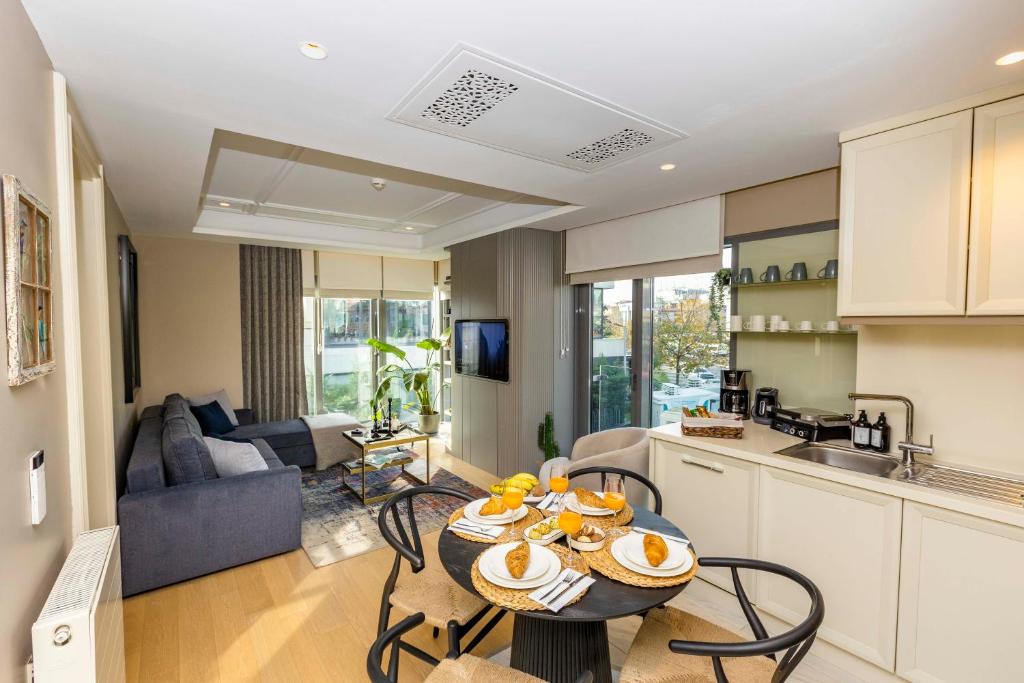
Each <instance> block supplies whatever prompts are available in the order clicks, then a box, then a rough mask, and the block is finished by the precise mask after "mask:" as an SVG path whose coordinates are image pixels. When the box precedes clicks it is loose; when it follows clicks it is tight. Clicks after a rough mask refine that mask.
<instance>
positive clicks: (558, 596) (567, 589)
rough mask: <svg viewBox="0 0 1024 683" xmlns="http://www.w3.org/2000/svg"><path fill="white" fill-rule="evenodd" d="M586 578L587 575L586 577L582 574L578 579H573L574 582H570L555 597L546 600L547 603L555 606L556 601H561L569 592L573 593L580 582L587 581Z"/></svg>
mask: <svg viewBox="0 0 1024 683" xmlns="http://www.w3.org/2000/svg"><path fill="white" fill-rule="evenodd" d="M585 578H587V575H586V574H580V575H579V576H577V577H576V578H575V579H573V580H572V581H570V582H569V584H568V585H567V586H565V588H562V589H561V590H559V591H558V592H557V593H555V595H554V597H551V598H548V599H547V600H546V602H547V603H548V604H549V605H553V604H555V601H556V600H559V599H561V597H562V596H563V595H565V594H566V593H568V592H569V591H571V590H572V588H573V586H575V585H576V584H578V583H579V582H580V581H582V580H583V579H585Z"/></svg>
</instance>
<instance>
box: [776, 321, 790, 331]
mask: <svg viewBox="0 0 1024 683" xmlns="http://www.w3.org/2000/svg"><path fill="white" fill-rule="evenodd" d="M775 331H776V332H789V321H788V320H780V321H779V323H778V325H776V326H775Z"/></svg>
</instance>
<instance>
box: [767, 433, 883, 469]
mask: <svg viewBox="0 0 1024 683" xmlns="http://www.w3.org/2000/svg"><path fill="white" fill-rule="evenodd" d="M776 452H777V453H778V454H779V455H788V456H789V457H791V458H800V459H801V460H808V461H810V462H816V463H820V464H822V465H831V466H832V467H839V468H841V469H844V470H853V471H854V472H860V473H862V474H872V475H874V476H876V477H888V476H889V475H890V474H891V473H892V471H893V470H895V469H897V468H899V467H900V463H899V462H897V461H896V460H895V459H894V458H890V457H888V456H885V455H874V454H872V453H864V452H862V451H858V450H855V449H853V448H844V447H842V446H832V445H829V444H823V443H816V442H814V441H810V442H806V443H798V444H797V445H795V446H790V447H789V448H783V449H782V450H781V451H776Z"/></svg>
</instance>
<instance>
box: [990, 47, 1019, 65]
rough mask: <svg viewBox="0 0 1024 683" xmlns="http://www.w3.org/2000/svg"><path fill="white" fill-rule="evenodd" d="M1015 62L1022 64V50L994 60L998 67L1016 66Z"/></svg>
mask: <svg viewBox="0 0 1024 683" xmlns="http://www.w3.org/2000/svg"><path fill="white" fill-rule="evenodd" d="M1017 62H1024V50H1018V51H1016V52H1011V53H1010V54H1008V55H1003V56H1002V57H1000V58H999V59H997V60H996V64H998V65H999V66H1010V65H1011V64H1016V63H1017Z"/></svg>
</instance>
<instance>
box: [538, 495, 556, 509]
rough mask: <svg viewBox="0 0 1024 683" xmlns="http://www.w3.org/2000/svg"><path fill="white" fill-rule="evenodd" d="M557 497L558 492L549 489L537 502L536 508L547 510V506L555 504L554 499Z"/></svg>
mask: <svg viewBox="0 0 1024 683" xmlns="http://www.w3.org/2000/svg"><path fill="white" fill-rule="evenodd" d="M557 499H558V494H557V493H555V492H554V491H551V492H549V493H548V495H546V496H544V497H543V498H542V499H541V501H540V502H539V503H537V509H538V510H547V509H548V508H549V507H551V506H552V505H554V504H555V500H557Z"/></svg>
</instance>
